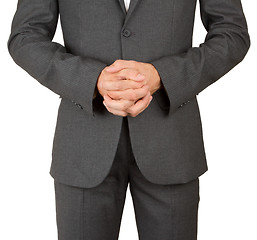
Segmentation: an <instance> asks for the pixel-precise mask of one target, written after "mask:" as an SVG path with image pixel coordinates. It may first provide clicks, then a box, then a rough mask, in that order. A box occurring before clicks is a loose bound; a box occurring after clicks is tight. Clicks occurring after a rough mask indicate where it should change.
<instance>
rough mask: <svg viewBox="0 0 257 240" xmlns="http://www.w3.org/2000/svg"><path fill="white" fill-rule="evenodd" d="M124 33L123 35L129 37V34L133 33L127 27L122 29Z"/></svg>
mask: <svg viewBox="0 0 257 240" xmlns="http://www.w3.org/2000/svg"><path fill="white" fill-rule="evenodd" d="M122 35H123V36H124V37H129V36H130V35H131V31H130V30H128V29H127V28H124V29H123V30H122Z"/></svg>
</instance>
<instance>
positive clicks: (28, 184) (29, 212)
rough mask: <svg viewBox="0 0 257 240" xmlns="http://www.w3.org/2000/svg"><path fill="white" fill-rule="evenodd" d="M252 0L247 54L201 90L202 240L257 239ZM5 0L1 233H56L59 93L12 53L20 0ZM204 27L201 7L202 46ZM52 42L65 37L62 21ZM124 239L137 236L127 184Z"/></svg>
mask: <svg viewBox="0 0 257 240" xmlns="http://www.w3.org/2000/svg"><path fill="white" fill-rule="evenodd" d="M253 2H254V1H246V0H243V1H242V3H243V7H244V12H245V15H246V18H247V22H248V27H249V33H250V36H251V42H252V44H251V48H250V50H249V52H248V54H247V56H246V57H245V59H244V60H243V61H242V62H241V63H240V64H239V65H237V66H236V67H235V68H234V69H233V70H231V71H230V72H229V73H228V74H226V75H225V76H224V77H222V78H221V79H219V80H218V81H217V82H216V83H214V84H213V85H211V86H209V87H208V88H207V89H205V90H204V91H202V92H201V93H200V94H199V95H198V100H199V105H200V111H201V115H202V123H203V134H204V142H205V149H206V155H207V161H208V166H209V170H208V171H207V172H206V173H205V174H204V175H203V176H201V177H200V197H201V200H200V205H199V221H198V236H199V238H198V239H199V240H217V239H219V240H229V239H233V240H242V239H247V240H256V239H257V232H256V231H257V230H256V229H257V228H256V225H257V190H256V189H257V180H256V177H257V163H256V162H257V153H256V148H257V141H256V138H257V100H256V90H257V84H256V80H257V79H256V68H257V66H256V53H257V49H256V42H257V41H256V40H257V39H256V38H257V33H256V7H255V6H254V5H253V4H254V3H253ZM0 4H1V9H2V11H1V15H0V18H1V19H0V23H1V39H0V41H1V44H0V47H1V89H0V91H1V94H0V105H1V112H0V113H1V118H0V121H1V122H0V133H1V135H0V146H1V150H0V161H1V166H0V169H1V174H0V184H1V186H0V187H1V188H0V190H1V193H0V194H1V198H0V213H1V214H0V226H1V231H0V239H3V240H12V239H26V240H35V239H37V240H45V239H48V240H55V239H57V228H56V220H55V198H54V185H53V179H52V177H51V176H50V174H49V169H50V163H51V150H52V140H53V135H54V130H55V124H56V117H57V109H58V106H59V102H60V100H59V97H58V95H56V94H55V93H53V92H51V91H50V90H49V89H47V88H45V87H43V86H42V85H40V84H39V83H38V82H37V81H36V80H35V79H33V78H32V77H30V76H29V75H28V74H27V73H26V72H25V71H24V70H23V69H21V68H20V67H18V66H17V65H16V64H15V63H14V62H13V60H12V59H11V57H10V55H9V53H8V51H7V45H6V43H7V40H8V37H9V34H10V27H11V21H12V18H13V15H14V12H15V10H16V4H17V2H16V1H15V0H12V1H1V3H0ZM3 4H4V6H3ZM205 34H206V31H205V29H204V28H203V26H202V23H201V20H200V15H199V7H197V12H196V19H195V29H194V41H193V45H194V46H199V44H200V43H201V42H203V41H204V37H205ZM54 41H57V42H60V43H62V44H63V39H62V33H61V30H60V26H59V25H58V29H57V32H56V35H55V37H54ZM120 239H121V240H125V239H129V240H132V239H138V237H137V229H136V223H135V217H134V210H133V205H132V200H131V195H130V192H129V190H128V191H127V198H126V203H125V208H124V212H123V217H122V223H121V229H120ZM156 240H158V239H156Z"/></svg>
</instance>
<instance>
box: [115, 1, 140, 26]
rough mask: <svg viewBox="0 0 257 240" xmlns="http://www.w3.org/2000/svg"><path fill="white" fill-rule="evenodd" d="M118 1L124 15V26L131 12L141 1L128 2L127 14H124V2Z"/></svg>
mask: <svg viewBox="0 0 257 240" xmlns="http://www.w3.org/2000/svg"><path fill="white" fill-rule="evenodd" d="M118 1H119V3H120V6H121V8H122V11H123V13H124V14H125V20H124V25H125V24H126V23H127V21H128V19H129V18H130V16H131V14H132V12H133V11H134V10H135V8H136V6H137V4H138V3H139V2H140V1H141V0H130V4H129V8H128V12H126V7H125V4H124V0H118Z"/></svg>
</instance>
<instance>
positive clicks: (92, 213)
mask: <svg viewBox="0 0 257 240" xmlns="http://www.w3.org/2000/svg"><path fill="white" fill-rule="evenodd" d="M156 161H158V159H156ZM128 183H129V187H130V192H131V196H132V200H133V206H134V211H135V216H136V224H137V229H138V235H139V239H140V240H195V239H197V214H198V203H199V200H200V197H199V178H196V179H194V180H192V181H190V182H187V183H183V184H170V185H161V184H155V183H152V182H149V181H148V180H147V179H146V178H144V176H143V175H142V174H141V172H140V170H139V168H138V166H137V163H136V161H135V158H134V156H133V152H132V148H131V143H130V138H129V129H128V122H127V117H123V122H122V130H121V135H120V139H119V143H118V147H117V151H116V155H115V159H114V161H113V165H112V167H111V169H110V172H109V173H108V175H107V176H106V178H105V179H104V180H103V181H102V182H101V183H100V184H98V185H97V186H95V187H91V188H81V187H75V186H71V185H66V184H63V183H60V182H58V181H56V180H55V181H54V184H55V197H56V198H55V199H56V221H57V229H58V239H59V240H116V239H118V236H119V230H120V223H121V217H122V212H123V207H124V202H125V197H126V190H127V186H128ZM128 239H130V237H128Z"/></svg>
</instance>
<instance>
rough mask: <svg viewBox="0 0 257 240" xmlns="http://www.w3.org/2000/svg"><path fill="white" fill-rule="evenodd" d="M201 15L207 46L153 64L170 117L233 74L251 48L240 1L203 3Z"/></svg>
mask: <svg viewBox="0 0 257 240" xmlns="http://www.w3.org/2000/svg"><path fill="white" fill-rule="evenodd" d="M200 12H201V20H202V23H203V25H204V27H205V29H206V30H207V35H206V37H205V41H204V43H201V44H200V45H199V47H192V48H190V49H188V50H187V51H186V52H183V53H179V54H174V55H167V56H163V57H161V58H159V59H156V60H153V61H151V62H150V63H151V64H153V65H154V66H155V68H156V69H157V71H158V72H159V75H160V78H161V82H162V84H163V86H164V89H165V91H163V93H165V95H166V96H165V97H166V99H167V101H166V103H165V104H166V106H165V108H167V109H168V113H169V114H171V113H172V112H174V111H175V110H176V109H178V107H181V106H183V105H184V104H186V103H187V102H188V101H190V99H191V98H193V97H195V96H196V95H197V94H198V93H199V92H201V91H202V90H204V89H205V88H206V87H208V86H209V85H210V84H212V83H214V82H215V81H216V80H218V79H219V78H220V77H222V76H223V75H224V74H226V73H227V72H228V71H230V70H231V69H232V68H233V67H234V66H236V65H237V64H238V63H239V62H240V61H242V60H243V58H244V56H245V55H246V53H247V51H248V49H249V47H250V37H249V34H248V28H247V23H246V19H245V16H244V13H243V9H242V5H241V1H240V0H200Z"/></svg>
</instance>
